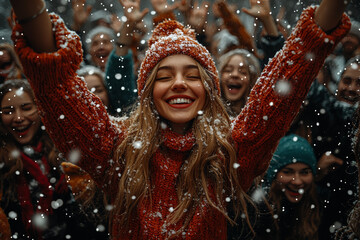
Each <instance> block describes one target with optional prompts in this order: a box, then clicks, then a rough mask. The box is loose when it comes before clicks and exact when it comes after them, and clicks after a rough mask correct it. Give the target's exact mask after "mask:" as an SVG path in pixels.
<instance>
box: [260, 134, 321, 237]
mask: <svg viewBox="0 0 360 240" xmlns="http://www.w3.org/2000/svg"><path fill="white" fill-rule="evenodd" d="M315 174H316V157H315V154H314V152H313V149H312V147H311V145H310V144H309V142H308V141H307V140H306V139H304V138H302V137H300V136H298V135H295V134H290V135H287V136H285V137H283V138H282V139H281V140H280V142H279V145H278V147H277V149H276V151H275V152H274V155H273V158H272V160H271V162H270V166H269V169H268V170H267V172H266V175H265V183H266V186H264V189H265V190H266V197H265V201H260V203H258V204H259V212H260V214H259V215H258V219H257V221H256V223H255V226H254V229H255V233H256V235H255V239H257V240H260V239H261V240H262V239H263V240H265V239H266V240H275V239H277V240H292V239H297V240H317V239H319V237H318V229H319V225H320V221H321V206H320V201H319V197H318V193H317V186H316V183H315Z"/></svg>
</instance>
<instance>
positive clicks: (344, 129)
mask: <svg viewBox="0 0 360 240" xmlns="http://www.w3.org/2000/svg"><path fill="white" fill-rule="evenodd" d="M358 66H359V59H358V57H354V58H353V59H351V60H350V61H349V62H348V63H347V64H346V67H345V68H344V69H343V72H342V74H341V79H340V82H339V85H338V89H337V90H336V92H337V95H336V96H334V95H332V94H331V93H330V92H329V91H328V89H327V88H326V86H324V85H323V84H321V83H320V82H319V81H314V82H313V84H312V86H311V88H310V91H309V93H308V95H307V98H306V100H305V101H304V104H303V106H302V109H301V111H300V112H299V114H298V116H297V119H296V120H295V121H294V122H293V124H292V126H291V128H290V131H289V132H291V133H296V134H298V135H300V136H302V137H303V138H306V139H307V140H308V141H309V142H310V143H311V145H312V146H313V149H314V152H315V156H316V158H317V160H318V161H317V174H316V183H317V184H318V187H319V195H320V197H321V198H322V202H324V211H323V215H324V217H323V220H322V222H321V225H320V228H319V236H320V239H329V238H331V237H332V235H333V233H334V231H335V230H336V229H337V228H339V227H341V226H343V225H344V224H346V219H347V216H348V214H349V212H350V210H351V208H352V206H353V201H355V200H356V196H357V192H358V187H357V182H358V169H357V167H356V162H355V156H354V154H353V151H352V143H351V141H352V140H351V139H352V137H351V136H352V130H353V129H352V128H353V127H352V122H353V121H354V117H355V112H356V108H357V106H358V96H359V90H360V87H359V86H360V85H358V83H357V82H359V78H360V71H359V69H358Z"/></svg>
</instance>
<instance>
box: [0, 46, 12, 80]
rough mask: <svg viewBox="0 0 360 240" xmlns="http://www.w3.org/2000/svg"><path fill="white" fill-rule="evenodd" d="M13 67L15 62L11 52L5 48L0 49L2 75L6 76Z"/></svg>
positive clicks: (0, 71) (0, 72)
mask: <svg viewBox="0 0 360 240" xmlns="http://www.w3.org/2000/svg"><path fill="white" fill-rule="evenodd" d="M13 67H14V62H13V60H12V59H11V56H10V53H9V52H8V51H7V50H5V49H2V50H0V76H3V77H6V76H7V75H8V74H9V72H10V71H11V70H12V69H13Z"/></svg>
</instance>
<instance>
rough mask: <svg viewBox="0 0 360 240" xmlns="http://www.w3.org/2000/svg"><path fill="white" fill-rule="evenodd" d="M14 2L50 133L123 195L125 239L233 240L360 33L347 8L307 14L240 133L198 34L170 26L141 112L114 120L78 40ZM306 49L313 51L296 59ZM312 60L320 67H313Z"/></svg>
mask: <svg viewBox="0 0 360 240" xmlns="http://www.w3.org/2000/svg"><path fill="white" fill-rule="evenodd" d="M10 2H11V4H12V6H13V9H14V11H15V13H16V16H17V18H18V21H19V23H18V24H17V25H16V26H15V28H14V29H13V32H21V33H22V32H25V33H24V34H18V35H16V34H13V37H14V42H15V46H16V50H17V52H18V54H19V56H20V59H21V61H22V62H23V65H24V66H26V68H24V69H25V71H26V74H27V75H28V76H29V79H31V80H30V82H31V84H32V87H33V89H34V91H35V95H36V97H37V102H38V103H39V107H40V108H41V110H42V111H43V113H44V115H43V116H44V118H43V121H44V123H45V124H46V129H47V131H48V132H49V133H50V134H51V136H52V137H53V139H54V141H55V142H56V144H57V146H58V147H59V149H60V151H61V152H63V153H64V154H65V155H67V154H68V153H69V152H71V151H72V150H73V149H74V148H78V149H80V150H81V155H82V157H81V158H80V160H79V161H78V162H77V164H78V165H79V166H80V167H81V168H83V169H84V170H85V171H86V172H88V173H89V174H90V175H91V177H92V179H94V181H96V183H97V184H98V186H100V187H101V188H102V190H103V191H104V192H106V193H107V194H108V195H109V196H111V199H110V202H111V203H112V205H113V206H114V208H113V209H112V212H111V215H110V216H111V217H110V226H111V234H112V238H114V239H139V238H142V239H150V238H158V239H167V238H177V239H181V238H183V237H186V238H188V239H226V230H227V222H228V221H229V222H233V220H232V219H229V218H228V216H227V207H228V206H229V205H231V207H234V209H235V213H236V214H235V215H236V216H239V214H240V213H244V214H245V216H246V214H247V209H246V203H245V202H246V198H247V195H246V191H247V190H248V189H249V187H250V186H251V184H252V183H253V180H254V178H255V177H257V176H259V175H261V174H262V173H263V172H265V170H266V169H267V167H268V164H269V161H270V160H271V156H272V153H273V151H274V150H275V149H276V146H277V144H278V141H279V139H280V138H281V137H282V136H283V135H284V134H285V133H286V131H287V129H288V127H289V126H290V124H291V122H292V121H293V119H294V117H295V115H296V112H297V111H298V110H299V107H300V105H301V102H302V101H303V99H304V98H305V96H306V93H307V91H308V89H309V87H310V85H311V82H312V80H313V79H314V78H315V76H316V75H317V72H318V70H319V69H320V67H321V66H322V63H323V61H324V59H325V58H326V56H327V55H328V54H329V53H330V52H331V51H332V49H333V48H334V47H335V44H336V43H337V42H338V41H340V39H341V38H342V36H344V35H345V34H346V33H347V31H348V29H349V27H350V21H349V18H348V17H347V16H346V15H345V14H344V13H343V12H344V9H345V6H346V4H344V2H343V1H341V0H336V1H335V0H323V1H322V2H321V4H320V6H319V7H309V8H307V9H306V10H304V13H303V15H302V17H301V18H300V21H299V22H298V25H297V27H296V30H295V31H294V32H293V35H291V36H290V37H289V41H287V44H285V45H284V48H283V50H282V51H281V54H278V55H277V57H275V58H273V59H272V61H271V62H270V63H269V65H268V66H267V67H266V68H265V69H264V71H263V74H262V76H261V77H260V78H259V80H258V81H257V83H256V84H255V86H254V88H253V90H252V93H250V95H249V100H248V102H247V105H246V106H245V107H244V108H243V110H242V111H241V113H240V114H239V115H238V117H237V118H236V119H235V120H234V121H233V122H231V121H230V119H229V117H228V115H227V113H226V110H225V108H224V106H223V104H222V101H221V98H220V86H219V78H218V74H217V70H216V67H215V63H214V62H213V60H212V59H211V56H210V54H209V52H208V51H207V49H206V48H204V47H203V46H201V45H200V44H199V43H198V42H197V41H196V40H195V35H194V34H193V32H192V31H191V30H190V29H187V28H184V26H183V25H181V24H180V23H179V22H177V21H164V22H162V23H160V24H158V25H157V27H156V28H155V29H154V32H153V34H152V36H151V38H150V39H149V50H148V51H147V54H146V56H145V58H144V61H143V62H142V65H141V68H140V72H139V76H138V95H139V98H140V99H139V104H138V106H137V108H136V109H135V110H134V111H133V112H132V114H130V117H129V118H121V119H111V118H110V117H109V115H108V114H107V112H106V109H105V108H104V106H103V105H102V103H101V101H100V99H99V98H98V97H96V96H95V95H94V94H91V93H90V92H89V91H88V89H87V87H86V86H85V84H84V82H83V81H82V80H81V79H80V78H79V77H78V76H76V74H75V72H76V70H77V69H78V67H79V64H80V63H81V61H82V56H81V54H79V53H80V52H81V44H80V41H79V38H78V36H76V35H75V34H71V32H69V31H68V29H67V28H66V27H65V24H64V22H63V21H61V20H60V19H59V17H58V16H56V15H54V14H50V15H49V14H48V13H47V12H46V11H41V10H42V9H44V6H45V3H44V2H43V1H39V0H32V1H29V0H26V1H25V0H14V1H10ZM39 10H40V11H39ZM126 10H129V9H125V11H126ZM39 12H40V13H39ZM34 14H35V19H34V17H32V16H34ZM53 29H54V31H53ZM36 31H39V32H36ZM328 31H329V32H328ZM326 32H327V33H326ZM35 33H37V34H35ZM35 35H36V38H34V36H35ZM328 38H330V41H325V39H328ZM296 39H301V41H300V42H299V41H297V40H296ZM314 43H316V44H314ZM28 44H29V46H31V47H29V46H28ZM297 47H299V48H300V47H301V48H302V51H298V52H296V54H295V55H293V54H292V53H291V51H289V50H290V49H292V48H297ZM59 48H61V50H60V49H59ZM308 51H311V52H312V53H314V56H316V59H317V61H315V62H314V61H308V60H307V59H306V58H305V56H306V54H307V52H308ZM38 58H41V59H42V60H43V61H42V63H43V64H42V65H39V64H36V63H35V62H36V61H37V59H38ZM63 58H66V59H70V58H71V61H62V60H63ZM290 60H292V62H291V63H292V64H290V63H289V61H290ZM59 63H61V64H60V65H61V67H59ZM299 66H300V67H299ZM65 69H66V71H65ZM39 70H41V73H42V74H37V73H38V72H39ZM279 79H286V80H283V81H285V84H286V83H290V82H291V84H292V87H293V92H291V93H290V94H288V95H287V96H286V97H284V96H283V95H282V91H280V92H279V89H277V88H275V91H274V88H273V86H274V85H277V84H282V83H283V82H282V81H280V83H279ZM299 79H301V81H299ZM54 88H55V89H56V90H55V91H54V90H53V89H54ZM279 94H280V95H279ZM88 103H94V104H88ZM53 106H59V108H56V111H54V108H53ZM269 106H270V107H269ZM58 109H61V114H62V115H63V117H62V118H61V119H59V113H60V112H59V111H57V110H58ZM50 110H52V111H50ZM254 113H256V114H254ZM260 146H261V147H260ZM224 189H225V192H224Z"/></svg>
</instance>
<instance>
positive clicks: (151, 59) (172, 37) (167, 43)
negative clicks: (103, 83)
mask: <svg viewBox="0 0 360 240" xmlns="http://www.w3.org/2000/svg"><path fill="white" fill-rule="evenodd" d="M148 45H149V49H148V50H147V51H146V54H145V58H144V60H143V62H142V63H141V66H140V70H139V76H138V80H137V85H138V94H139V96H141V94H142V93H143V90H144V86H145V82H146V80H147V78H148V77H149V75H150V73H151V71H152V69H153V68H154V67H155V66H156V65H157V64H158V63H159V62H160V61H161V60H162V59H164V58H166V57H168V56H171V55H175V54H184V55H187V56H190V57H192V58H193V59H195V60H196V61H197V62H198V63H200V65H202V66H203V67H204V68H205V69H207V70H208V71H209V72H210V73H211V75H212V76H211V77H212V79H213V81H214V85H215V87H216V90H217V94H218V95H220V84H219V75H218V72H217V69H216V66H215V62H214V61H213V59H212V57H211V55H210V53H209V51H208V50H207V49H206V48H205V47H204V46H202V45H201V44H200V43H199V42H198V41H197V40H196V37H195V32H194V30H192V29H190V28H185V27H184V26H183V25H182V24H181V23H179V22H177V21H175V20H166V21H163V22H162V23H160V24H158V25H157V26H156V28H155V29H154V31H153V34H152V36H151V37H150V39H149V40H148Z"/></svg>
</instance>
